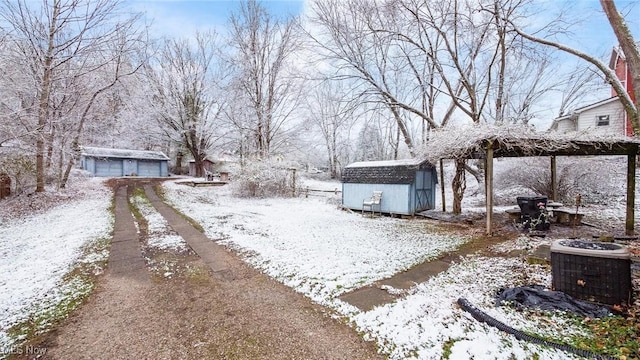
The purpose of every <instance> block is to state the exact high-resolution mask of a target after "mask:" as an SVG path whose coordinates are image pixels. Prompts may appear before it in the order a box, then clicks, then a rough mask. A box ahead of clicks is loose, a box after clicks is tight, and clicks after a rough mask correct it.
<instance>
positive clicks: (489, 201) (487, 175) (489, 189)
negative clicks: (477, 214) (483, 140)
mask: <svg viewBox="0 0 640 360" xmlns="http://www.w3.org/2000/svg"><path fill="white" fill-rule="evenodd" d="M484 181H485V190H486V191H485V197H486V206H487V235H489V236H491V234H492V233H493V229H492V223H493V144H492V142H491V141H489V142H488V143H487V160H486V166H485V167H484Z"/></svg>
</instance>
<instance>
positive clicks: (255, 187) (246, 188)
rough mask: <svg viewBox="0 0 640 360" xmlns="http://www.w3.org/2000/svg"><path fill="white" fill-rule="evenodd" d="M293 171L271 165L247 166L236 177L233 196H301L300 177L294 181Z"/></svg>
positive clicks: (262, 163) (259, 163)
mask: <svg viewBox="0 0 640 360" xmlns="http://www.w3.org/2000/svg"><path fill="white" fill-rule="evenodd" d="M293 173H294V172H293V171H292V170H289V169H285V168H281V167H276V166H274V165H273V164H271V163H266V162H254V163H251V164H247V165H245V166H244V167H243V168H242V169H241V170H240V173H239V174H235V175H234V181H233V185H232V191H233V194H234V195H236V196H239V197H258V198H266V197H291V196H297V195H298V194H300V189H301V188H300V186H299V185H298V183H299V181H300V180H299V176H297V174H296V177H298V178H297V179H296V180H295V181H296V184H295V187H294V180H293Z"/></svg>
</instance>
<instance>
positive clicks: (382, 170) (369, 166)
mask: <svg viewBox="0 0 640 360" xmlns="http://www.w3.org/2000/svg"><path fill="white" fill-rule="evenodd" d="M425 168H433V165H431V163H429V162H428V161H427V160H426V159H418V158H414V159H403V160H385V161H360V162H355V163H352V164H349V165H347V166H346V167H345V168H344V170H343V172H342V182H344V183H358V184H412V183H413V182H414V181H415V178H416V170H418V169H425Z"/></svg>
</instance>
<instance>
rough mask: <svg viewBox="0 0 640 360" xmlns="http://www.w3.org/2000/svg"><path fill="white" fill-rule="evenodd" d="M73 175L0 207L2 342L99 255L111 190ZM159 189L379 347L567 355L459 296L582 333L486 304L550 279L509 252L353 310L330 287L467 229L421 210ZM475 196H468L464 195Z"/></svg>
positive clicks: (70, 288)
mask: <svg viewBox="0 0 640 360" xmlns="http://www.w3.org/2000/svg"><path fill="white" fill-rule="evenodd" d="M178 181H179V180H178ZM309 184H310V187H311V188H313V189H323V190H333V189H335V188H336V187H338V189H339V186H340V185H339V183H330V182H321V181H315V182H312V183H309ZM76 185H77V186H79V188H76V189H74V191H75V193H74V194H73V196H69V198H70V199H68V200H67V201H64V202H62V205H57V206H53V207H51V208H48V209H46V210H42V211H36V212H35V214H33V215H30V216H26V217H25V216H18V217H16V218H12V219H9V220H7V219H3V218H0V285H1V287H2V289H3V291H2V292H0V311H1V312H0V326H1V329H0V348H3V351H4V350H6V349H10V346H11V345H12V344H13V343H14V342H15V341H19V340H20V339H19V338H15V337H12V336H10V334H9V333H8V330H9V329H10V327H11V326H12V325H14V324H16V323H20V322H22V321H24V320H26V319H28V318H31V317H33V316H37V315H38V314H39V313H42V312H46V311H50V310H51V309H52V308H55V307H56V306H58V305H59V304H60V303H61V302H63V301H64V299H70V298H74V297H78V296H83V295H84V294H87V293H88V292H89V291H90V290H91V284H87V283H84V282H82V281H81V280H80V279H76V278H72V279H71V280H69V279H68V278H67V277H65V275H66V274H68V273H69V272H70V271H71V270H72V269H74V267H76V266H78V264H86V263H95V262H99V261H101V260H105V259H106V257H107V256H108V253H107V252H106V251H104V250H100V251H97V252H96V251H93V252H87V251H86V249H87V247H91V246H92V244H94V243H95V242H96V241H98V240H99V239H104V238H108V237H109V233H110V231H111V229H112V215H111V213H110V211H109V206H110V199H111V192H110V190H109V189H107V188H106V187H105V186H104V185H103V183H102V181H101V180H100V179H87V180H86V181H85V183H83V184H76ZM163 189H164V192H165V197H166V198H167V199H168V200H169V202H171V203H172V204H173V205H174V206H175V207H176V208H177V209H179V210H180V211H182V212H183V213H185V214H187V215H188V216H190V217H191V218H193V219H194V220H196V221H197V222H199V223H200V224H201V225H202V226H203V228H204V229H205V231H206V234H207V236H208V237H209V238H211V239H212V241H216V242H218V243H219V244H222V245H225V246H227V247H228V248H230V249H233V250H235V251H237V252H238V253H239V254H241V256H242V257H243V258H244V259H245V260H246V261H247V262H248V263H250V264H251V265H252V266H254V267H256V268H257V269H259V270H261V271H263V272H264V273H266V274H268V275H269V276H271V277H273V278H275V279H277V280H278V281H281V282H282V283H284V284H286V285H288V286H290V287H292V288H293V289H295V290H296V291H298V292H300V293H302V294H304V295H305V296H308V297H309V298H311V299H312V300H313V301H316V302H318V303H320V304H323V305H325V306H328V307H330V308H332V309H333V310H335V316H337V317H340V318H342V319H345V320H346V321H348V322H349V323H350V324H351V326H353V327H354V328H355V329H357V331H359V332H361V333H362V334H363V336H364V337H365V338H366V339H370V340H372V341H375V342H376V343H377V345H378V347H379V349H380V351H381V352H383V353H384V354H388V355H389V356H390V358H392V359H405V358H417V359H440V358H442V357H445V358H450V359H462V358H464V359H467V358H475V359H511V358H516V359H528V358H536V357H539V358H544V359H566V358H571V356H570V355H568V354H566V353H563V352H560V351H555V350H550V349H546V348H542V347H539V346H537V345H533V344H529V343H525V342H521V341H518V340H516V339H515V338H514V337H512V336H510V335H506V334H504V333H501V332H499V331H498V330H496V329H494V328H491V327H488V326H487V325H485V324H482V323H479V322H477V321H476V320H474V319H473V318H472V317H471V316H470V315H469V314H467V313H466V312H464V311H463V310H462V309H460V308H459V307H458V306H457V305H456V301H457V299H458V298H459V297H464V298H467V299H468V300H469V301H471V303H473V304H474V305H475V306H477V307H479V308H480V309H482V310H484V311H485V312H487V313H488V314H489V315H491V316H493V317H495V318H496V319H498V320H500V321H502V322H504V323H507V324H509V325H510V326H512V327H515V328H517V329H519V330H523V331H528V332H532V333H536V334H539V335H542V336H548V337H551V338H554V339H558V340H562V339H563V338H565V337H570V336H574V335H581V334H582V335H584V336H587V335H585V333H584V331H585V330H584V329H583V328H582V327H581V326H580V324H579V323H576V321H575V320H570V318H569V317H565V316H562V315H561V314H558V316H549V315H545V316H537V315H535V314H533V313H530V312H519V311H516V310H514V309H512V308H509V307H496V306H495V300H494V296H495V293H496V291H497V290H498V289H500V288H503V287H511V286H517V285H523V284H531V283H537V284H542V285H544V286H547V287H549V286H550V282H551V278H550V272H549V269H548V268H546V267H543V266H539V265H529V264H527V263H526V262H525V261H523V260H522V259H520V258H508V257H505V258H502V257H495V258H492V257H482V256H479V255H473V256H467V257H465V258H464V259H463V260H461V261H460V262H459V263H456V264H453V265H452V266H451V267H450V268H449V269H448V270H447V271H445V272H442V273H440V274H439V275H437V276H435V277H432V278H431V279H430V280H428V281H426V282H424V283H420V284H416V285H415V286H414V287H413V288H411V289H410V290H408V291H405V293H404V297H402V298H401V299H400V300H398V301H396V302H394V303H391V304H387V305H383V306H379V307H376V308H374V309H372V310H370V311H361V310H359V309H358V308H356V307H354V306H351V305H349V304H347V303H346V302H343V301H341V300H340V299H339V296H340V295H341V294H344V293H347V292H349V291H352V290H354V289H357V288H360V287H363V286H365V285H368V284H372V283H374V282H376V281H377V280H381V279H384V278H388V277H390V276H392V275H394V274H396V273H398V272H401V271H403V270H405V269H408V268H410V267H412V266H413V265H416V264H418V263H421V262H424V261H427V260H429V259H433V258H435V257H437V256H438V255H439V254H442V253H443V252H448V251H452V250H455V249H456V248H457V247H459V246H460V245H462V244H464V243H465V242H467V241H469V240H471V239H470V237H468V236H461V235H454V234H453V233H446V232H442V231H439V230H437V229H436V228H434V227H433V226H431V225H429V224H431V223H430V222H428V221H424V220H403V219H394V218H389V217H373V218H371V217H366V216H362V215H361V214H359V213H350V212H345V211H342V210H340V209H339V208H338V207H337V204H338V203H339V201H338V199H339V195H335V194H333V193H331V192H328V193H324V194H325V195H324V196H309V197H308V198H304V197H300V198H293V199H284V198H272V199H240V198H236V197H233V196H232V195H231V192H230V190H229V188H228V187H195V188H193V187H187V186H184V185H180V184H178V183H177V182H176V181H168V182H165V183H164V185H163ZM474 200H475V199H474V198H472V197H470V198H468V199H467V200H466V201H467V202H468V203H467V205H471V204H472V202H473V201H474ZM132 203H133V204H134V205H135V207H136V208H137V210H138V212H139V213H140V216H141V217H142V218H144V221H145V222H146V226H147V229H146V231H147V246H148V247H149V248H150V249H152V251H165V252H166V251H168V252H178V253H182V252H184V251H185V250H186V249H187V246H186V243H185V242H184V240H183V239H182V238H180V237H179V236H177V234H175V232H173V230H172V229H171V228H170V227H169V226H168V225H167V223H166V221H165V220H164V219H163V218H162V216H161V215H160V214H159V213H158V212H157V211H156V210H155V209H154V208H153V207H152V206H151V204H150V203H149V202H148V200H147V199H146V198H145V197H143V196H134V197H133V198H132ZM0 216H2V213H1V212H0ZM607 216H611V217H615V218H619V217H620V213H619V212H617V211H616V209H612V210H611V212H610V213H607ZM535 241H537V242H544V240H535ZM532 242H533V240H531V239H528V238H525V237H520V238H518V239H513V240H512V241H508V242H506V243H503V244H501V245H499V246H496V247H495V248H494V250H495V252H498V253H508V252H509V251H510V250H513V249H518V248H525V247H527V248H529V247H531V246H532V245H533V244H532ZM154 249H155V250H154ZM187 251H188V250H187ZM147 261H148V262H149V261H151V260H150V259H149V258H148V259H147ZM156 265H161V264H153V263H152V264H150V266H151V267H152V268H154V266H156ZM156 270H158V271H159V273H160V274H162V275H164V276H165V277H170V276H171V273H172V269H171V268H166V269H164V268H160V267H159V268H157V269H156ZM97 271H100V269H99V268H97ZM388 291H391V292H393V291H397V290H396V289H388ZM0 355H1V354H0ZM0 357H1V356H0Z"/></svg>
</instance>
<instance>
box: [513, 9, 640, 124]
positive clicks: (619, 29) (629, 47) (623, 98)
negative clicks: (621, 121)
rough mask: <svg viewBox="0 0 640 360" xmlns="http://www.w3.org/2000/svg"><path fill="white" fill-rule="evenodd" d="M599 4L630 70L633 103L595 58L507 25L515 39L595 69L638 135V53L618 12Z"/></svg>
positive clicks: (639, 121)
mask: <svg viewBox="0 0 640 360" xmlns="http://www.w3.org/2000/svg"><path fill="white" fill-rule="evenodd" d="M600 4H601V6H602V9H603V10H604V12H605V14H606V15H607V19H608V20H609V24H611V28H612V29H613V31H614V33H615V35H616V37H617V39H618V42H619V43H620V47H621V49H622V51H623V53H624V56H625V59H626V61H627V65H628V67H629V70H630V73H631V78H632V81H633V91H634V94H636V97H635V101H634V99H633V98H632V97H631V96H630V95H629V93H628V92H627V91H626V89H625V87H624V85H623V84H622V83H621V82H620V80H619V79H618V77H617V76H616V74H615V71H614V70H613V69H610V68H609V66H608V65H607V64H605V63H604V62H603V61H601V60H600V59H598V58H597V57H596V56H593V55H590V54H587V53H585V52H583V51H580V50H578V49H575V48H573V47H570V46H567V45H565V44H561V43H559V42H557V41H555V40H548V39H545V38H543V37H539V36H535V35H532V34H530V33H527V32H525V31H523V30H522V29H521V28H520V27H518V26H517V24H514V23H513V22H511V21H509V24H510V25H511V26H512V27H513V30H514V31H515V32H516V33H517V34H518V35H520V36H522V37H523V38H525V39H527V40H529V41H532V42H535V43H539V44H542V45H546V46H550V47H553V48H555V49H558V50H560V51H563V52H566V53H568V54H571V55H574V56H577V57H579V58H581V59H582V60H584V61H587V62H588V63H590V64H592V65H593V66H595V67H596V68H597V69H598V70H599V71H600V72H601V73H602V74H603V75H604V77H605V79H606V81H607V82H608V83H609V84H610V85H611V86H612V87H613V88H614V90H615V91H616V93H617V94H618V97H619V98H620V102H621V103H622V105H623V107H624V109H625V111H626V113H627V116H628V118H629V120H630V122H631V126H632V127H633V132H634V134H636V135H637V134H640V117H639V115H638V108H639V107H640V96H637V94H638V93H640V51H639V50H638V45H637V43H636V41H635V40H634V38H633V35H632V34H631V31H630V30H629V27H628V26H627V23H626V20H625V18H624V17H623V16H622V15H621V14H620V13H619V12H618V10H617V9H616V6H615V3H614V2H613V0H600Z"/></svg>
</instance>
